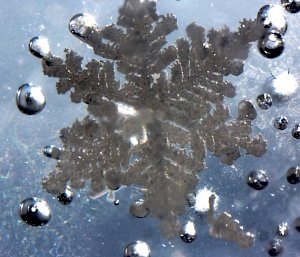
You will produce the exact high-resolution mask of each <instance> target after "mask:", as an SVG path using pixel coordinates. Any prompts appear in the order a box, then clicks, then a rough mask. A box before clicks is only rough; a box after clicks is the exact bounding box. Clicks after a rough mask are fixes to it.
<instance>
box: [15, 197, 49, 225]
mask: <svg viewBox="0 0 300 257" xmlns="http://www.w3.org/2000/svg"><path fill="white" fill-rule="evenodd" d="M19 212H20V216H21V218H22V220H23V221H24V222H26V223H27V224H29V225H31V226H42V225H45V224H47V223H48V222H49V220H50V218H51V210H50V207H49V205H48V204H47V202H46V201H45V200H42V199H39V198H36V197H32V198H27V199H25V200H24V201H23V202H22V203H21V204H20V209H19Z"/></svg>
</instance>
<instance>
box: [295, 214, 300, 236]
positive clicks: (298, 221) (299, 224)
mask: <svg viewBox="0 0 300 257" xmlns="http://www.w3.org/2000/svg"><path fill="white" fill-rule="evenodd" d="M294 228H295V229H296V230H297V231H298V232H299V233H300V217H297V218H296V219H295V220H294Z"/></svg>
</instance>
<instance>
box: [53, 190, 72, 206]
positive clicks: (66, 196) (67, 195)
mask: <svg viewBox="0 0 300 257" xmlns="http://www.w3.org/2000/svg"><path fill="white" fill-rule="evenodd" d="M73 196H74V194H73V192H72V190H71V188H70V186H67V187H66V189H65V191H64V192H63V193H60V194H59V195H58V196H57V199H58V201H59V202H60V203H62V204H65V205H67V204H69V203H71V202H72V201H73Z"/></svg>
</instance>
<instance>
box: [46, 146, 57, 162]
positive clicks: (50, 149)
mask: <svg viewBox="0 0 300 257" xmlns="http://www.w3.org/2000/svg"><path fill="white" fill-rule="evenodd" d="M60 152H61V150H60V149H59V148H58V147H56V146H53V145H47V146H45V148H44V149H43V154H44V155H45V156H46V157H49V158H52V159H56V160H59V157H60Z"/></svg>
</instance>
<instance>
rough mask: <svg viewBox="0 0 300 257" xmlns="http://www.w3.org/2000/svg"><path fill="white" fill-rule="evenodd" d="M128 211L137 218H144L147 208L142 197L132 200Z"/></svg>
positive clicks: (147, 212) (147, 211)
mask: <svg viewBox="0 0 300 257" xmlns="http://www.w3.org/2000/svg"><path fill="white" fill-rule="evenodd" d="M129 210H130V213H131V214H132V215H133V216H135V217H137V218H145V217H146V216H147V215H148V214H149V211H150V210H149V209H148V208H147V206H146V205H145V202H144V200H143V199H140V200H138V201H136V202H134V203H133V204H132V205H131V206H130V208H129Z"/></svg>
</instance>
